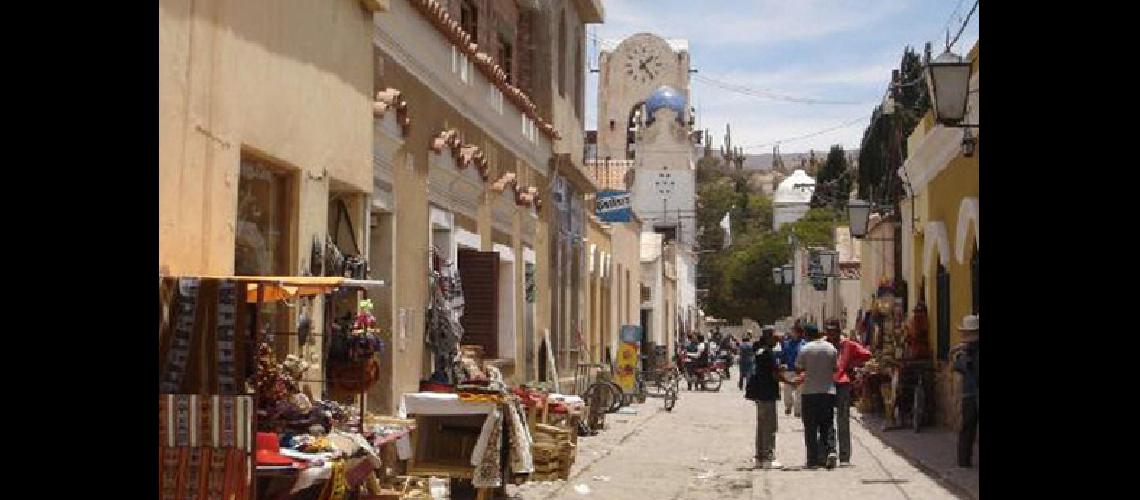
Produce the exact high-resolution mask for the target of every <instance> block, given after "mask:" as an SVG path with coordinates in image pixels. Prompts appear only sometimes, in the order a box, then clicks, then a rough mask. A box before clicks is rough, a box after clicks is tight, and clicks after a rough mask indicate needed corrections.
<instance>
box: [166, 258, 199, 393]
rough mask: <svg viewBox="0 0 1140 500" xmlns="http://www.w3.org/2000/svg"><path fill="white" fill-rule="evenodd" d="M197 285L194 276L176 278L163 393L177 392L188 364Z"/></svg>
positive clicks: (196, 301)
mask: <svg viewBox="0 0 1140 500" xmlns="http://www.w3.org/2000/svg"><path fill="white" fill-rule="evenodd" d="M198 285H199V283H198V279H196V278H179V279H178V292H177V294H176V295H175V299H174V301H175V304H176V306H175V311H174V313H175V315H176V319H175V321H174V333H173V338H171V339H170V342H169V346H168V352H167V354H166V363H165V368H164V369H163V372H162V382H161V389H160V390H161V392H163V393H167V394H170V393H175V392H178V390H179V389H180V388H181V386H182V379H183V378H184V377H185V376H186V369H187V368H188V365H189V364H190V346H191V345H192V344H193V336H194V333H195V328H194V327H195V319H196V316H197V307H196V306H197V304H198Z"/></svg>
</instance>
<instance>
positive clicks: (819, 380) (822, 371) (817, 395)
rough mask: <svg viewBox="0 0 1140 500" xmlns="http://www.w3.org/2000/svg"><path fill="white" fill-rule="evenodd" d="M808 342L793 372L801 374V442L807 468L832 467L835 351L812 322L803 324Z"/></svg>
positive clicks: (835, 459)
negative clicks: (806, 324)
mask: <svg viewBox="0 0 1140 500" xmlns="http://www.w3.org/2000/svg"><path fill="white" fill-rule="evenodd" d="M804 330H805V332H806V333H807V335H808V338H809V339H811V342H808V343H807V344H804V346H803V348H801V349H800V352H799V355H798V356H796V372H797V373H800V374H802V377H803V386H802V387H801V388H800V390H801V395H802V396H801V397H802V398H803V419H804V444H805V445H806V448H807V468H809V469H813V468H816V467H820V466H826V467H827V468H828V469H834V468H835V466H836V465H837V462H838V459H839V457H838V456H837V455H836V453H835V378H834V376H835V368H836V362H837V358H838V351H836V349H835V346H833V345H831V343H830V342H828V341H827V340H826V339H824V338H823V333H822V332H820V331H819V329H818V328H816V326H815V325H808V326H807V327H805V328H804Z"/></svg>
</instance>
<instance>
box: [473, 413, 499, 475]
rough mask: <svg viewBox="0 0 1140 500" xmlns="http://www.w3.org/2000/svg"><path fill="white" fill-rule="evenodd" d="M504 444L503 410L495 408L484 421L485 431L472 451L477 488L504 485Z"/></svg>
mask: <svg viewBox="0 0 1140 500" xmlns="http://www.w3.org/2000/svg"><path fill="white" fill-rule="evenodd" d="M502 446H503V412H502V411H500V410H499V408H495V411H493V412H491V414H490V415H487V419H486V420H484V421H483V432H481V433H480V434H479V440H478V441H477V442H476V443H475V450H474V451H473V452H472V453H471V465H474V466H475V472H474V473H473V475H472V477H471V484H472V485H474V486H475V487H476V488H498V487H499V486H500V485H502V483H503V477H502V470H503V469H502V462H501V461H500V460H501V459H502Z"/></svg>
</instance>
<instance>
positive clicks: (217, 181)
mask: <svg viewBox="0 0 1140 500" xmlns="http://www.w3.org/2000/svg"><path fill="white" fill-rule="evenodd" d="M158 10H159V21H158V30H159V44H158V49H159V54H158V64H159V68H158V77H159V83H158V94H159V113H158V129H159V160H158V161H159V187H158V191H159V211H158V215H159V227H158V233H159V236H158V255H159V266H160V272H165V273H168V274H172V275H230V274H233V273H234V250H235V248H234V247H235V226H236V222H237V221H236V219H237V202H238V183H239V177H240V165H241V159H242V156H243V154H246V155H248V156H251V157H255V158H257V159H259V160H262V161H264V162H266V163H269V164H271V165H272V166H273V167H276V168H280V169H282V170H284V171H286V172H287V173H288V177H289V179H290V183H291V184H292V187H291V190H290V193H289V194H288V199H289V204H290V205H291V207H289V209H290V212H291V215H290V216H289V220H288V225H289V226H290V231H291V232H292V237H291V241H290V247H291V249H290V251H289V255H288V258H289V264H288V267H287V273H288V274H291V275H300V274H302V273H303V272H304V271H306V270H308V269H309V268H310V267H309V255H310V247H311V244H312V241H313V239H314V238H319V239H320V240H321V241H323V240H324V235H325V234H327V231H328V229H327V225H328V221H327V217H328V202H329V192H330V191H342V192H348V193H351V194H353V195H354V196H350V197H349V208H350V210H352V213H351V215H350V216H351V217H353V219H354V220H353V226H354V229H355V231H356V239H357V241H358V242H360V244H361V245H362V246H366V245H367V238H366V232H367V226H368V224H367V223H366V222H365V221H364V214H365V210H364V206H363V201H364V197H365V196H366V194H367V193H369V192H371V191H372V161H371V153H372V138H371V135H372V134H371V130H372V98H371V94H372V70H373V68H372V52H371V43H370V39H371V33H372V14H371V13H369V12H368V11H367V10H365V9H363V8H362V7H361V3H360V2H359V1H358V0H331V1H326V2H311V1H307V0H273V1H270V0H242V1H238V0H204V1H189V0H160V1H159V6H158ZM361 251H366V249H365V248H361ZM322 311H323V306H322V305H321V300H320V299H319V298H318V299H317V300H316V301H315V303H314V304H313V306H312V308H311V319H312V321H313V324H314V325H320V324H322V322H323V318H322ZM295 314H296V313H295V312H293V318H291V320H290V321H295ZM320 340H321V339H320V337H315V338H314V340H313V342H314V343H313V344H310V345H309V346H307V347H306V348H305V349H303V350H302V352H301V354H302V356H303V357H305V358H306V359H308V360H310V361H313V362H317V363H320V362H321V359H320V356H319V353H320V352H321V345H320ZM283 344H284V345H285V346H286V347H287V348H288V350H289V351H290V352H297V348H298V346H297V344H296V337H288V338H287V339H286V341H285V342H283ZM284 354H285V353H284V352H280V353H279V355H281V356H283V355H284ZM314 371H316V370H314ZM308 376H309V377H313V378H319V374H314V373H313V372H310V374H309V375H308ZM310 389H312V390H313V393H314V395H315V396H317V397H321V396H322V394H321V391H320V387H319V384H313V385H311V387H310Z"/></svg>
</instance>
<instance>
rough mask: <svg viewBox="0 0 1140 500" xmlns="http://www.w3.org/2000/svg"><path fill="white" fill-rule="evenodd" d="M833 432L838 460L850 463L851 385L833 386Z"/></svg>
mask: <svg viewBox="0 0 1140 500" xmlns="http://www.w3.org/2000/svg"><path fill="white" fill-rule="evenodd" d="M835 423H836V425H835V430H836V434H837V435H838V437H839V443H838V444H839V460H841V461H844V462H849V461H851V384H835Z"/></svg>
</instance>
